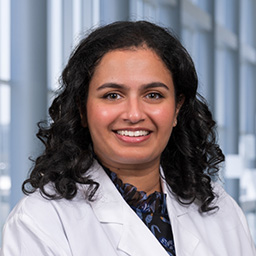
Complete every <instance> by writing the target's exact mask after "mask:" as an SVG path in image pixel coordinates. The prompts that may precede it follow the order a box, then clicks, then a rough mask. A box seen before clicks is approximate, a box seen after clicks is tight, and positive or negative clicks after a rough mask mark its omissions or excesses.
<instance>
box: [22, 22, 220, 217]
mask: <svg viewBox="0 0 256 256" xmlns="http://www.w3.org/2000/svg"><path fill="white" fill-rule="evenodd" d="M140 47H147V48H149V49H151V50H153V51H154V52H155V53H156V54H157V55H158V56H159V57H160V58H161V59H162V61H163V62H164V63H165V65H166V66H167V68H168V69H169V70H170V72H171V74H172V78H173V82H174V88H175V96H176V99H177V100H178V99H179V97H180V95H183V96H184V98H185V101H184V103H183V105H182V107H181V109H180V112H179V115H178V124H177V126H176V127H175V128H174V129H173V132H172V135H171V137H170V139H169V142H168V144H167V146H166V148H165V149H164V151H163V153H162V155H161V165H162V167H163V170H164V175H165V179H166V181H167V183H168V184H169V185H170V187H171V189H172V191H173V193H174V194H175V195H176V197H177V199H178V200H179V201H180V202H181V203H184V204H186V203H188V204H189V203H192V202H194V201H195V200H197V202H199V203H200V205H199V210H200V211H201V212H208V211H210V210H213V209H214V208H215V207H214V206H212V204H211V202H212V201H213V200H214V198H215V194H214V192H213V188H212V185H211V176H214V175H215V176H216V175H217V174H218V171H219V164H220V163H221V162H222V161H224V155H223V153H222V151H221V149H220V148H219V146H218V144H217V142H216V133H215V131H216V124H215V122H214V120H213V118H212V114H211V112H210V111H209V108H208V106H207V104H206V102H205V100H204V99H203V97H202V96H200V95H199V94H198V93H197V87H198V78H197V74H196V70H195V67H194V63H193V61H192V59H191V57H190V55H189V54H188V52H187V51H186V49H185V48H184V47H183V46H182V44H181V43H180V41H179V40H178V39H177V38H176V37H175V36H174V35H173V34H172V33H171V32H170V31H168V30H167V29H165V28H162V27H160V26H158V25H155V24H152V23H150V22H146V21H137V22H130V21H122V22H115V23H112V24H109V25H106V26H103V27H100V28H97V29H96V30H94V31H92V32H91V33H90V34H89V35H88V36H87V37H85V38H84V39H83V40H81V42H80V43H79V45H78V46H77V48H76V49H75V50H74V51H73V53H72V54H71V56H70V59H69V61H68V64H67V65H66V67H65V69H64V70H63V73H62V76H61V79H60V84H61V87H60V90H59V91H58V94H57V96H56V98H55V99H54V100H53V103H52V105H51V107H50V108H49V114H50V117H51V119H52V121H51V122H49V123H47V122H40V123H39V124H38V126H39V132H38V133H37V137H38V138H39V139H40V140H41V141H42V142H43V143H44V145H45V150H44V152H43V154H42V155H40V156H39V157H38V158H37V159H36V160H35V161H34V165H33V168H32V170H31V173H30V176H29V178H28V179H27V180H25V181H24V183H23V185H22V190H23V192H24V193H25V194H29V193H33V192H34V191H35V190H36V189H39V190H40V191H41V193H42V194H43V195H44V196H46V197H47V198H50V199H56V198H66V199H72V198H73V197H74V196H75V195H76V193H77V190H78V188H77V184H78V183H80V184H89V186H88V194H87V197H88V199H89V200H93V196H94V194H95V192H96V191H97V189H98V187H99V186H100V184H98V183H97V182H95V181H94V180H92V179H91V178H90V176H89V175H87V171H88V169H89V168H90V167H91V165H92V163H93V159H94V156H93V149H92V141H91V137H90V132H89V130H88V128H85V127H83V126H82V125H81V117H80V110H81V109H84V110H86V101H87V97H88V88H89V83H90V80H91V78H92V76H93V74H94V70H95V67H96V66H97V65H98V63H99V61H100V60H101V59H102V57H103V56H104V54H106V53H107V52H109V51H112V50H116V49H131V48H135V49H136V48H140ZM49 182H51V183H52V184H54V187H55V193H54V194H49V193H48V192H47V191H46V189H45V185H46V184H48V183H49Z"/></svg>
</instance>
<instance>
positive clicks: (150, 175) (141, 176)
mask: <svg viewBox="0 0 256 256" xmlns="http://www.w3.org/2000/svg"><path fill="white" fill-rule="evenodd" d="M102 164H103V165H104V166H105V167H107V168H108V169H110V170H111V171H113V172H115V173H116V174H117V176H118V178H119V179H121V180H122V182H123V183H129V184H131V185H133V186H135V187H136V188H137V189H138V191H144V192H146V193H147V195H149V194H152V193H154V192H155V191H158V192H161V191H162V190H161V182H160V172H159V164H157V165H156V166H150V167H148V168H143V169H141V168H138V167H135V166H133V167H131V168H128V167H126V168H119V167H118V168H116V167H113V166H109V165H107V164H105V163H102Z"/></svg>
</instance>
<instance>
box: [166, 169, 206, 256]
mask: <svg viewBox="0 0 256 256" xmlns="http://www.w3.org/2000/svg"><path fill="white" fill-rule="evenodd" d="M161 174H162V177H164V174H163V171H162V170H161ZM162 189H163V192H164V193H165V194H167V210H168V214H169V218H170V221H171V225H172V231H173V236H174V244H175V250H176V255H179V256H191V255H193V253H194V251H195V249H196V247H197V246H198V244H199V242H200V241H199V239H198V238H197V236H195V235H194V234H193V231H191V230H189V228H188V227H187V226H185V225H184V224H183V223H186V221H184V219H186V218H188V211H189V208H190V207H191V205H189V206H185V205H181V204H180V203H179V202H178V201H177V200H176V198H175V197H174V195H173V193H172V192H171V189H170V188H169V185H168V184H167V183H166V182H165V180H164V178H162ZM197 256H199V255H197ZM200 256H201V255H200ZM202 256H205V255H202Z"/></svg>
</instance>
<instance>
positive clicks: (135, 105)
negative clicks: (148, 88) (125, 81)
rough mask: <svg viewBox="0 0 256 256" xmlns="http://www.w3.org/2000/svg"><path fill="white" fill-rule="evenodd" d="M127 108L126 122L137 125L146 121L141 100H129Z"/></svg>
mask: <svg viewBox="0 0 256 256" xmlns="http://www.w3.org/2000/svg"><path fill="white" fill-rule="evenodd" d="M125 108H126V109H125V115H124V121H126V122H130V123H132V124H136V123H139V122H141V121H144V120H145V114H144V108H143V104H142V102H141V101H140V99H138V98H133V99H129V100H127V104H126V106H125Z"/></svg>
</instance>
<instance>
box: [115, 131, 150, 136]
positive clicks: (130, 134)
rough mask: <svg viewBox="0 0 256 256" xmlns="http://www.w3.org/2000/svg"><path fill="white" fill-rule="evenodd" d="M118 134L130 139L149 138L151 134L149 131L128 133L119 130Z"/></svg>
mask: <svg viewBox="0 0 256 256" xmlns="http://www.w3.org/2000/svg"><path fill="white" fill-rule="evenodd" d="M116 132H117V134H119V135H122V136H129V137H140V136H147V135H148V134H149V131H143V130H141V131H127V130H119V131H116Z"/></svg>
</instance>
